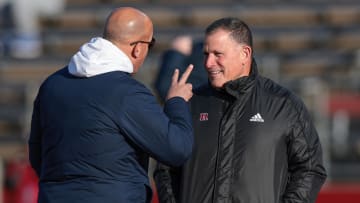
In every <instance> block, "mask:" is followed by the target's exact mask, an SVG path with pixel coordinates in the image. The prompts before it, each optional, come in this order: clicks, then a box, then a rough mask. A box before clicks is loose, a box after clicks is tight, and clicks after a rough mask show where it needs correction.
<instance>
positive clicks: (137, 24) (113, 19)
mask: <svg viewBox="0 0 360 203" xmlns="http://www.w3.org/2000/svg"><path fill="white" fill-rule="evenodd" d="M152 33H153V24H152V22H151V20H150V18H149V17H148V16H147V15H146V14H144V13H143V12H141V11H140V10H137V9H134V8H131V7H121V8H117V9H115V10H114V11H112V12H111V14H110V15H109V17H108V18H107V20H106V23H105V28H104V33H103V38H105V39H107V40H109V41H112V42H116V43H130V42H133V41H137V40H148V39H147V38H148V36H150V39H151V36H152Z"/></svg>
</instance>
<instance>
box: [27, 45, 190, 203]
mask: <svg viewBox="0 0 360 203" xmlns="http://www.w3.org/2000/svg"><path fill="white" fill-rule="evenodd" d="M109 43H110V42H108V41H104V40H103V39H96V40H94V41H93V42H90V43H89V44H88V45H86V47H83V49H85V50H86V51H84V50H82V51H83V52H81V53H80V54H78V55H76V56H78V57H83V56H89V58H88V59H85V58H86V57H85V58H83V59H81V60H77V59H76V60H75V61H72V62H71V63H70V65H69V67H65V68H63V69H61V70H59V71H57V72H56V73H54V74H52V75H51V76H49V77H48V78H47V79H46V80H45V81H44V83H43V84H42V85H41V87H40V89H39V92H38V95H37V97H36V99H35V102H34V110H33V117H32V124H31V134H30V138H29V141H28V142H29V156H30V157H29V158H30V162H31V165H32V167H33V168H34V169H35V171H36V173H37V175H38V176H39V178H40V182H39V202H46V203H49V202H71V203H74V202H82V203H83V202H86V203H92V202H94V203H95V202H96V203H98V202H117V203H118V202H124V203H128V202H136V203H137V202H139V203H140V202H149V201H150V199H151V194H152V192H151V189H150V185H149V181H148V175H147V169H148V158H149V156H152V157H154V158H155V159H158V160H159V161H162V162H165V163H167V164H170V165H173V166H179V165H180V164H182V163H184V162H185V160H186V159H187V158H188V157H189V155H190V153H191V150H192V145H193V137H192V132H193V129H192V124H191V115H190V111H189V107H188V104H187V103H186V102H185V100H184V99H182V98H180V97H175V98H172V99H170V100H168V101H167V102H166V103H165V106H164V109H163V108H161V106H160V105H159V104H158V103H157V101H156V98H155V97H154V96H153V95H152V93H151V92H150V90H149V89H147V88H146V87H145V86H144V85H143V84H141V83H139V82H138V81H136V80H135V79H133V78H132V77H131V75H130V73H129V72H131V71H132V65H131V64H130V63H128V62H130V61H128V62H127V61H126V58H123V62H124V61H125V62H124V63H123V66H126V67H121V65H120V67H118V66H117V65H114V66H113V67H114V68H109V69H108V71H104V69H102V67H103V66H104V65H109V63H107V62H106V60H107V59H104V58H106V56H105V55H107V56H112V55H113V56H117V57H110V58H109V59H111V60H110V61H109V62H112V61H113V58H116V59H117V60H119V59H120V60H121V59H122V57H125V56H122V55H121V54H119V53H120V52H118V50H115V49H116V48H115V47H113V45H111V44H109ZM105 48H106V49H105ZM111 49H114V53H115V54H114V53H106V52H110V51H109V50H111ZM93 51H94V52H93ZM98 52H100V53H98ZM99 54H100V55H101V56H102V57H100V58H98V57H97V56H99ZM75 58H76V57H75ZM101 60H103V61H101ZM85 61H86V62H85ZM78 62H79V63H81V64H82V65H81V64H78V65H74V64H76V63H78ZM84 64H85V65H84ZM81 66H82V67H81ZM89 67H92V68H93V70H89V69H87V68H89ZM107 67H109V66H107ZM116 67H117V70H116ZM83 68H85V69H83ZM97 68H99V69H100V71H99V72H96V69H97ZM84 71H86V75H88V77H87V76H84V75H85V72H84ZM81 76H83V77H81Z"/></svg>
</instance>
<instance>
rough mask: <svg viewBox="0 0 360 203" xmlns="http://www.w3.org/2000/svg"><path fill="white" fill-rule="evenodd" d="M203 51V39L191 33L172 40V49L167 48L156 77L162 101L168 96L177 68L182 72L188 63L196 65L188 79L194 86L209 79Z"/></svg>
mask: <svg viewBox="0 0 360 203" xmlns="http://www.w3.org/2000/svg"><path fill="white" fill-rule="evenodd" d="M202 52H203V43H202V41H198V40H195V39H193V38H192V37H191V36H189V35H180V36H177V37H176V38H175V39H174V40H173V41H172V42H171V47H170V49H168V50H166V51H165V52H164V53H163V55H162V57H161V62H160V67H159V72H158V74H157V77H156V79H155V90H156V92H157V94H158V96H159V97H160V99H161V101H164V100H165V98H166V94H167V91H168V88H169V85H170V83H171V75H172V74H173V72H174V70H175V68H178V69H179V70H180V73H183V72H184V71H185V67H187V65H188V64H193V65H194V69H193V71H192V73H191V75H190V77H189V80H188V82H189V83H191V84H192V85H193V87H194V88H196V87H198V86H200V85H201V84H204V83H206V82H207V81H208V79H207V74H206V71H205V69H204V55H203V53H202Z"/></svg>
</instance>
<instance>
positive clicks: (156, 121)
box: [119, 87, 194, 166]
mask: <svg viewBox="0 0 360 203" xmlns="http://www.w3.org/2000/svg"><path fill="white" fill-rule="evenodd" d="M134 88H136V89H137V90H135V91H131V92H130V93H129V95H128V96H126V98H125V99H124V102H123V103H122V104H121V107H120V108H121V109H120V123H119V127H120V129H121V130H122V132H123V134H124V136H125V137H127V138H128V139H130V140H131V142H132V143H134V144H135V145H136V146H137V147H139V148H140V149H142V150H143V151H144V152H146V153H147V154H149V155H150V156H151V157H153V158H155V159H156V160H158V161H160V162H163V163H165V164H167V165H170V166H180V165H182V164H183V163H184V162H185V161H186V160H187V159H188V158H189V157H190V155H191V152H192V147H193V142H194V141H193V128H192V119H191V114H190V110H189V105H188V103H187V102H186V101H185V100H184V99H183V98H180V97H175V98H171V99H169V100H167V101H166V102H165V105H164V109H163V108H162V107H161V106H160V105H159V104H158V103H157V101H156V98H155V97H154V96H153V95H152V94H151V92H150V91H149V90H148V89H146V88H145V87H143V88H142V87H134Z"/></svg>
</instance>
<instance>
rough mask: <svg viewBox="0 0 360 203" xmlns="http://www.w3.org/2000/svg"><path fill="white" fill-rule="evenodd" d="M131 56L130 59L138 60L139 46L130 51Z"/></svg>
mask: <svg viewBox="0 0 360 203" xmlns="http://www.w3.org/2000/svg"><path fill="white" fill-rule="evenodd" d="M131 55H132V57H134V58H139V57H140V55H141V49H140V46H139V44H135V45H134V47H133V49H132V51H131Z"/></svg>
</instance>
